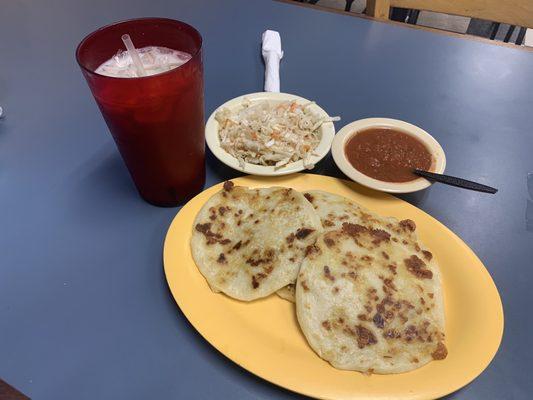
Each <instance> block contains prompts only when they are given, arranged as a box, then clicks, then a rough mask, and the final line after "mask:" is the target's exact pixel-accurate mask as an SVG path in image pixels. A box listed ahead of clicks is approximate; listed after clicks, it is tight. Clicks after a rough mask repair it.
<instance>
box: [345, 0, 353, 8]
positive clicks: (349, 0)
mask: <svg viewBox="0 0 533 400" xmlns="http://www.w3.org/2000/svg"><path fill="white" fill-rule="evenodd" d="M354 1H355V0H346V7H344V11H350V10H351V8H352V4H353V2H354Z"/></svg>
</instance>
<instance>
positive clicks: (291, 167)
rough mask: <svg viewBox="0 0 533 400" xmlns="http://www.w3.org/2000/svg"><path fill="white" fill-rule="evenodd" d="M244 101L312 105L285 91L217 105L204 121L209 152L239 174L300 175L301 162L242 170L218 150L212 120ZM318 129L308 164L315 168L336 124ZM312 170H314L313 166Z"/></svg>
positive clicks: (322, 113)
mask: <svg viewBox="0 0 533 400" xmlns="http://www.w3.org/2000/svg"><path fill="white" fill-rule="evenodd" d="M244 98H248V99H250V100H252V101H253V100H260V99H265V100H273V101H290V100H295V101H297V102H299V103H311V102H312V101H311V100H308V99H306V98H305V97H301V96H298V95H295V94H291V93H284V92H254V93H248V94H243V95H240V96H237V97H234V98H232V99H230V100H227V101H226V102H224V103H223V104H221V105H220V106H218V107H217V108H216V109H215V110H214V111H213V112H212V113H211V115H210V116H209V118H208V119H207V122H206V124H205V141H206V143H207V147H209V150H211V152H212V153H213V155H214V156H215V157H216V158H217V159H218V160H219V161H221V162H222V163H224V164H225V165H227V166H228V167H230V168H233V169H235V170H237V171H239V172H244V173H245V174H249V175H258V176H283V175H289V174H292V173H295V172H301V171H304V170H306V169H307V168H306V167H305V166H304V164H303V161H302V160H299V161H294V162H291V163H288V164H287V165H285V166H284V167H283V168H280V169H277V170H276V169H274V167H272V166H264V165H255V164H250V163H245V168H242V167H241V166H240V165H239V162H238V161H237V159H236V158H235V157H233V156H232V155H231V154H229V153H227V152H226V151H225V150H223V149H222V148H221V147H220V143H219V140H218V123H217V122H216V120H215V114H216V113H217V112H218V111H220V110H221V109H222V108H224V107H226V108H232V107H235V106H236V105H237V104H238V103H240V102H242V101H243V100H244ZM312 103H313V104H312V105H310V107H311V109H312V110H313V111H314V112H315V113H317V114H318V115H319V116H321V117H324V118H326V117H330V115H329V114H328V113H327V112H326V111H325V110H324V109H323V108H322V107H321V106H319V105H318V104H317V103H316V102H312ZM320 129H321V133H322V137H321V139H320V142H319V144H318V145H317V148H316V150H317V153H318V154H317V155H316V156H311V162H312V163H313V164H314V165H316V164H317V163H318V162H320V161H321V160H322V159H323V158H324V157H326V156H327V155H328V153H329V151H330V149H331V145H332V143H333V139H334V137H335V125H334V123H333V122H325V123H324V124H323V125H322V127H321V128H320ZM313 168H314V167H313Z"/></svg>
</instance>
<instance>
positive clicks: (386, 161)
mask: <svg viewBox="0 0 533 400" xmlns="http://www.w3.org/2000/svg"><path fill="white" fill-rule="evenodd" d="M344 151H345V153H346V158H348V161H350V163H351V164H352V165H353V167H354V168H355V169H357V170H359V171H360V172H362V173H363V174H365V175H368V176H369V177H371V178H374V179H378V180H380V181H385V182H409V181H412V180H415V179H417V178H418V177H417V176H416V175H415V174H413V169H423V170H426V171H427V170H429V169H430V168H431V166H432V157H431V153H430V152H429V150H428V149H427V147H426V146H425V145H424V144H423V143H422V142H421V141H420V140H418V139H416V138H415V137H413V136H411V135H408V134H407V133H404V132H401V131H398V130H396V129H391V128H369V129H365V130H363V131H360V132H358V133H357V134H355V135H353V136H352V137H351V138H350V139H349V140H348V143H347V144H346V147H345V148H344Z"/></svg>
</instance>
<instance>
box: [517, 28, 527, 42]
mask: <svg viewBox="0 0 533 400" xmlns="http://www.w3.org/2000/svg"><path fill="white" fill-rule="evenodd" d="M526 31H527V28H524V27H521V28H520V30H519V31H518V36H517V37H516V41H515V42H514V43H515V44H517V45H519V46H522V45H523V44H524V39H525V38H526Z"/></svg>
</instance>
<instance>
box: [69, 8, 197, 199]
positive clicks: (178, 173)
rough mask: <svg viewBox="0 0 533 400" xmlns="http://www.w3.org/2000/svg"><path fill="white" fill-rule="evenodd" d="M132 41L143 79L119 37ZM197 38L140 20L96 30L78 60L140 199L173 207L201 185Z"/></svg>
mask: <svg viewBox="0 0 533 400" xmlns="http://www.w3.org/2000/svg"><path fill="white" fill-rule="evenodd" d="M125 33H127V34H129V35H130V37H131V39H132V41H133V43H134V44H135V46H136V47H137V49H138V52H139V56H140V58H141V61H142V64H143V67H144V69H145V72H146V76H142V77H139V76H138V74H137V73H136V71H135V68H134V67H133V63H132V60H131V57H130V55H129V54H128V53H127V52H125V51H124V50H125V49H124V44H123V43H122V40H121V36H122V35H123V34H125ZM201 46H202V38H201V36H200V34H199V33H198V32H197V31H196V30H195V29H194V28H193V27H191V26H190V25H187V24H185V23H183V22H179V21H174V20H170V19H164V18H144V19H136V20H130V21H125V22H119V23H116V24H113V25H109V26H106V27H104V28H101V29H99V30H97V31H95V32H93V33H92V34H90V35H89V36H87V37H86V38H85V39H84V40H83V41H82V42H81V43H80V45H79V46H78V49H77V52H76V56H77V59H78V63H79V64H80V67H81V69H82V72H83V74H84V76H85V79H86V80H87V83H88V84H89V87H90V89H91V91H92V93H93V96H94V98H95V100H96V102H97V104H98V106H99V108H100V110H101V112H102V115H103V116H104V119H105V121H106V122H107V125H108V127H109V130H110V131H111V134H112V135H113V138H114V140H115V142H116V144H117V147H118V149H119V151H120V153H121V155H122V157H123V159H124V161H125V163H126V166H127V167H128V170H129V171H130V174H131V176H132V178H133V181H134V182H135V185H136V187H137V189H138V191H139V193H140V194H141V196H142V197H143V198H144V199H145V200H146V201H148V202H150V203H152V204H156V205H161V206H175V205H179V204H180V203H182V202H183V201H184V200H187V199H188V198H190V197H192V196H193V195H194V194H196V193H198V192H199V191H200V190H201V189H202V187H203V184H204V179H205V150H204V109H203V72H202V70H203V66H202V55H201Z"/></svg>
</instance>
